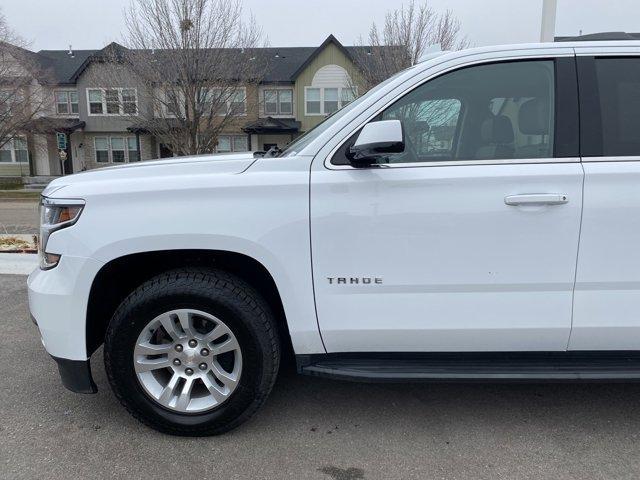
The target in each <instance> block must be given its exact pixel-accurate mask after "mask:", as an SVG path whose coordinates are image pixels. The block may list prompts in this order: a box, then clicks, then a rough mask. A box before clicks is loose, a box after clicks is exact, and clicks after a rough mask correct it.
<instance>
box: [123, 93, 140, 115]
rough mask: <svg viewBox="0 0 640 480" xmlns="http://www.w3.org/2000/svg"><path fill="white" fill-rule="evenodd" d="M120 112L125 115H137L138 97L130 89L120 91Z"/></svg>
mask: <svg viewBox="0 0 640 480" xmlns="http://www.w3.org/2000/svg"><path fill="white" fill-rule="evenodd" d="M122 111H123V113H124V114H125V115H135V114H137V113H138V96H137V95H136V91H135V90H134V89H132V88H123V89H122Z"/></svg>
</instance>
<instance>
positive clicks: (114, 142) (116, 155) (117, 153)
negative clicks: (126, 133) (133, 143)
mask: <svg viewBox="0 0 640 480" xmlns="http://www.w3.org/2000/svg"><path fill="white" fill-rule="evenodd" d="M126 156H127V155H126V151H125V148H124V138H122V137H111V160H112V161H113V163H124V161H125V158H126Z"/></svg>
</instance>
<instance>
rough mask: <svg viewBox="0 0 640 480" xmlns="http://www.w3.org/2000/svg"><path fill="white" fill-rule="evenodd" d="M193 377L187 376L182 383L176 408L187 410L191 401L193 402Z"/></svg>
mask: <svg viewBox="0 0 640 480" xmlns="http://www.w3.org/2000/svg"><path fill="white" fill-rule="evenodd" d="M193 380H194V379H193V377H190V378H187V379H186V381H185V382H184V384H183V385H182V390H181V391H180V395H179V396H178V401H177V403H176V408H177V409H179V410H187V407H188V406H189V403H190V402H191V389H192V388H193Z"/></svg>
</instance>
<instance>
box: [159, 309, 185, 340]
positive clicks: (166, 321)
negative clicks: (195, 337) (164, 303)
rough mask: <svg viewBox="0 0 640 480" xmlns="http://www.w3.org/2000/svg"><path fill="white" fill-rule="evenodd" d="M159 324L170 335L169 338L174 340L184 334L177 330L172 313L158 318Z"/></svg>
mask: <svg viewBox="0 0 640 480" xmlns="http://www.w3.org/2000/svg"><path fill="white" fill-rule="evenodd" d="M159 321H160V324H161V325H162V328H164V331H165V332H167V334H168V335H169V336H170V337H171V339H172V340H173V341H174V342H175V341H178V340H180V339H181V338H184V337H185V334H184V333H182V332H181V331H179V330H178V329H177V328H176V324H175V322H174V320H173V316H172V314H164V315H162V317H160V318H159Z"/></svg>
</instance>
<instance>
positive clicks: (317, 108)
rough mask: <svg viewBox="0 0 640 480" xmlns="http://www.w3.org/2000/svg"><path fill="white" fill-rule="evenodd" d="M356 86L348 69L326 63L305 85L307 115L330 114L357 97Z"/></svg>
mask: <svg viewBox="0 0 640 480" xmlns="http://www.w3.org/2000/svg"><path fill="white" fill-rule="evenodd" d="M356 93H357V92H356V88H355V86H354V85H353V82H352V81H351V77H350V76H349V74H348V73H347V71H346V70H345V69H344V68H342V67H341V66H339V65H325V66H324V67H322V68H320V69H318V71H317V72H316V73H315V75H314V76H313V80H312V81H311V86H308V87H304V100H305V102H304V110H305V112H304V113H305V115H310V116H313V115H330V114H332V113H334V112H336V111H337V110H339V109H341V108H342V107H344V106H345V105H346V104H348V103H349V102H351V101H352V100H353V99H354V98H355V97H356Z"/></svg>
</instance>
